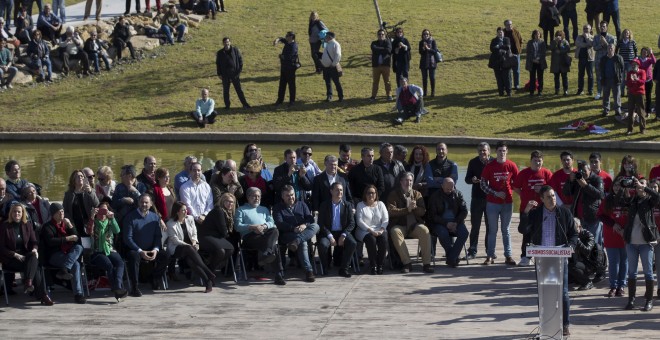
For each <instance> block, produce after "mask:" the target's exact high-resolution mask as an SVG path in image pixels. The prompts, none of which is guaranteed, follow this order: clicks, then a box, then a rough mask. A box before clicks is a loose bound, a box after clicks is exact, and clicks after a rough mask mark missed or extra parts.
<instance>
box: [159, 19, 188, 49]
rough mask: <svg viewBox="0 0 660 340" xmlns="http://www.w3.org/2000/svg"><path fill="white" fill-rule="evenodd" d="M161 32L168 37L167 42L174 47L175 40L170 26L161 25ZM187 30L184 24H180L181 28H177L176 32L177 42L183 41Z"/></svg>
mask: <svg viewBox="0 0 660 340" xmlns="http://www.w3.org/2000/svg"><path fill="white" fill-rule="evenodd" d="M160 30H161V31H162V32H163V33H164V34H165V36H166V37H167V42H168V43H169V44H171V45H174V38H173V36H172V33H173V32H172V28H171V27H170V26H167V25H161V26H160ZM185 30H186V25H184V24H180V25H179V26H177V27H176V32H177V36H176V40H177V41H180V40H181V39H183V33H184V32H185Z"/></svg>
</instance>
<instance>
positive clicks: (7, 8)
mask: <svg viewBox="0 0 660 340" xmlns="http://www.w3.org/2000/svg"><path fill="white" fill-rule="evenodd" d="M13 8H14V0H0V17H3V18H5V28H6V29H7V30H9V24H10V23H11V19H12V14H11V10H12V9H13Z"/></svg>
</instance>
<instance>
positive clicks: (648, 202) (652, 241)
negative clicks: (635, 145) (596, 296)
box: [623, 178, 660, 312]
mask: <svg viewBox="0 0 660 340" xmlns="http://www.w3.org/2000/svg"><path fill="white" fill-rule="evenodd" d="M632 181H633V183H634V188H635V192H636V195H635V197H634V198H633V199H632V201H631V202H630V203H631V204H630V207H628V223H627V224H626V227H625V229H624V232H623V240H624V241H625V243H626V253H628V304H627V305H626V307H625V309H627V310H631V309H635V294H636V288H637V265H638V263H639V262H642V271H643V273H644V281H645V286H646V292H645V293H644V298H645V300H646V303H645V305H644V307H642V308H641V310H642V311H645V312H648V311H650V310H651V309H653V247H654V246H655V245H656V244H657V243H658V227H657V225H656V224H655V220H654V218H653V208H654V207H656V206H657V205H658V202H659V201H660V194H658V192H657V191H654V190H653V189H651V188H649V187H648V183H647V181H646V180H645V179H637V178H633V179H632Z"/></svg>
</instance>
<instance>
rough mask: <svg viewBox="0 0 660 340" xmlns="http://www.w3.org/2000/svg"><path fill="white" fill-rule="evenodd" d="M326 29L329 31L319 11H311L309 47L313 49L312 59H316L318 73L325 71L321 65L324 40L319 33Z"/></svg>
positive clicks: (315, 64)
mask: <svg viewBox="0 0 660 340" xmlns="http://www.w3.org/2000/svg"><path fill="white" fill-rule="evenodd" d="M324 30H325V31H327V30H328V27H326V26H325V24H324V23H323V21H321V18H320V17H319V14H318V13H317V12H312V13H310V14H309V26H308V28H307V34H308V35H309V47H310V48H311V50H312V60H314V66H315V67H316V73H321V72H322V71H323V65H321V53H320V52H319V50H320V49H321V45H322V44H323V40H322V39H321V37H320V36H319V33H320V32H321V31H324Z"/></svg>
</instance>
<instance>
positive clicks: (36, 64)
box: [30, 58, 53, 80]
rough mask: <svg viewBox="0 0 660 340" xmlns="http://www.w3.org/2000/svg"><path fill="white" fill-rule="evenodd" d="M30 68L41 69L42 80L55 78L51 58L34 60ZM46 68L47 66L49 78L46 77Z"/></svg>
mask: <svg viewBox="0 0 660 340" xmlns="http://www.w3.org/2000/svg"><path fill="white" fill-rule="evenodd" d="M30 66H31V68H36V69H39V76H41V79H45V80H50V79H51V77H52V76H53V65H52V64H51V62H50V58H43V59H39V58H37V59H32V62H31V63H30ZM44 66H46V70H47V71H48V76H45V75H44Z"/></svg>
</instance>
